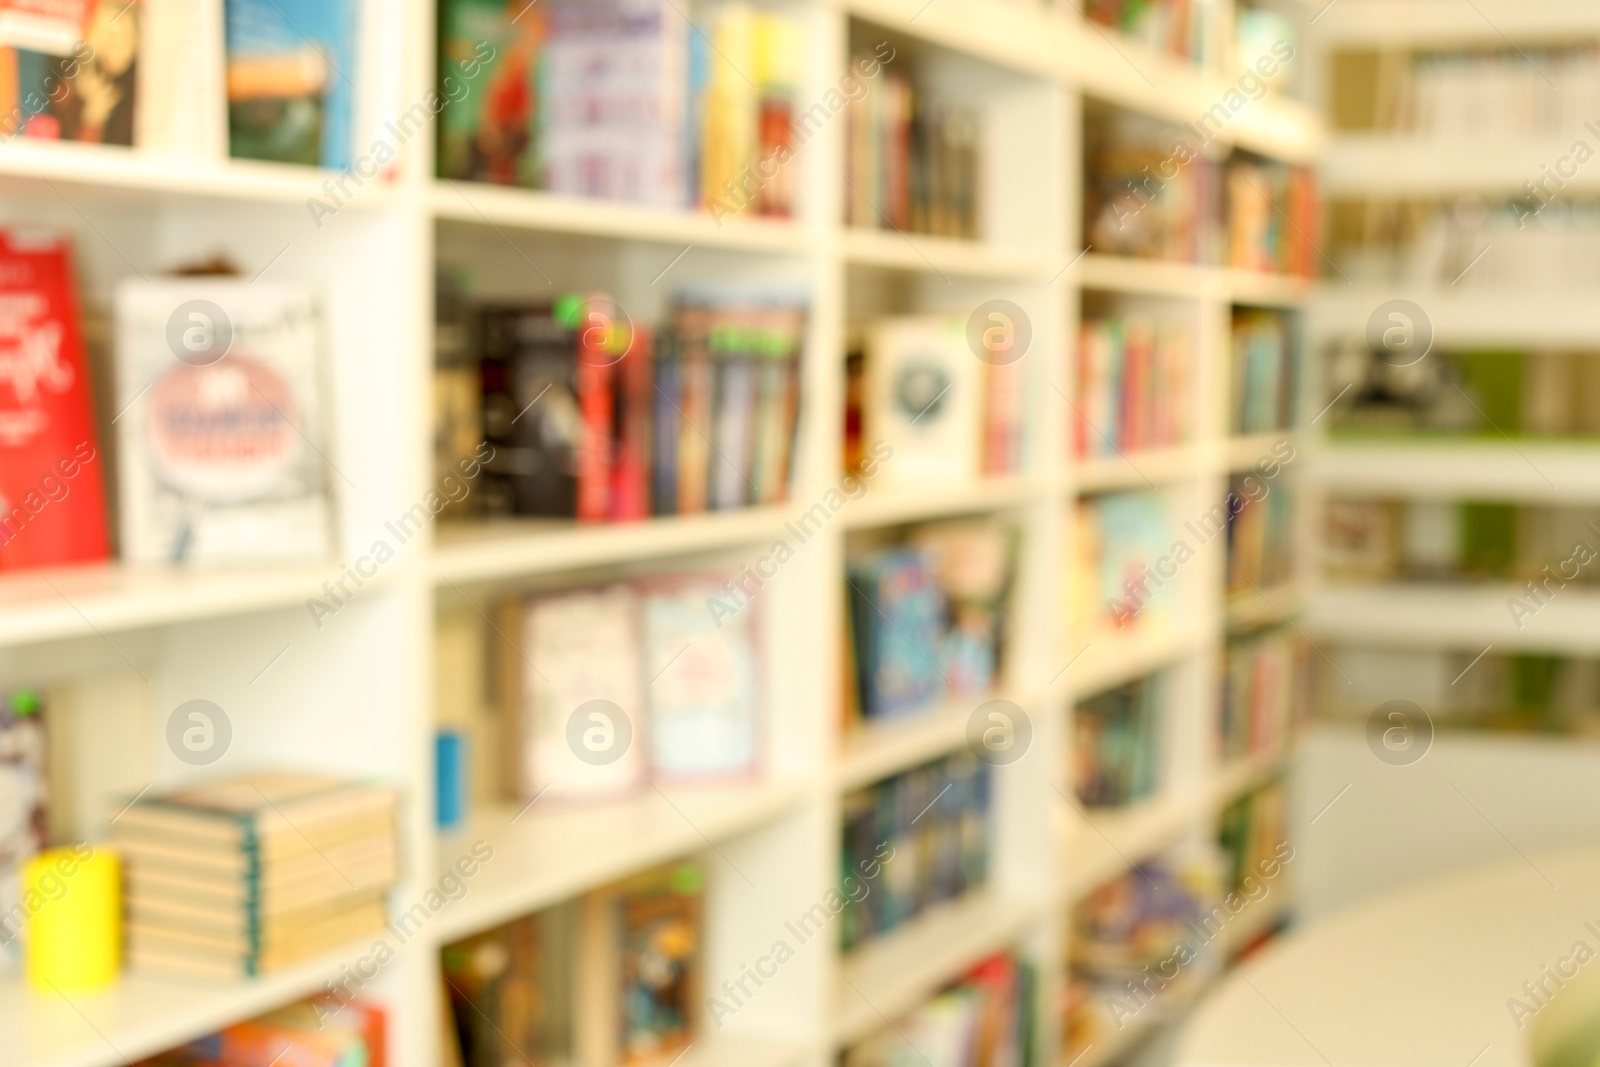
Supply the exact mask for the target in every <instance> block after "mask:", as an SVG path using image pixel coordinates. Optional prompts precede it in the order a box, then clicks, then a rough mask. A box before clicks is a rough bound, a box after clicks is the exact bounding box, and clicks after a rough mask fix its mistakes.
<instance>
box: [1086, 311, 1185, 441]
mask: <svg viewBox="0 0 1600 1067" xmlns="http://www.w3.org/2000/svg"><path fill="white" fill-rule="evenodd" d="M1078 352H1079V356H1078V395H1077V398H1076V400H1075V401H1074V403H1073V407H1074V409H1075V410H1074V411H1073V447H1074V450H1075V452H1076V453H1077V455H1079V456H1082V457H1090V456H1112V455H1116V454H1118V453H1126V452H1139V451H1143V450H1147V449H1155V448H1172V447H1176V446H1178V445H1181V444H1183V443H1185V442H1186V441H1188V439H1189V432H1190V431H1189V427H1190V421H1191V414H1190V413H1191V411H1192V409H1193V397H1192V395H1191V393H1190V387H1191V386H1190V383H1191V382H1192V380H1193V379H1192V376H1191V375H1192V352H1193V347H1192V344H1191V339H1190V335H1189V332H1188V331H1187V330H1185V329H1183V328H1182V327H1180V326H1178V325H1176V324H1174V323H1169V322H1159V321H1155V320H1152V319H1150V318H1146V317H1143V316H1137V315H1130V316H1126V317H1116V318H1104V319H1090V320H1087V321H1085V322H1084V323H1083V327H1082V332H1081V338H1080V341H1079V347H1078Z"/></svg>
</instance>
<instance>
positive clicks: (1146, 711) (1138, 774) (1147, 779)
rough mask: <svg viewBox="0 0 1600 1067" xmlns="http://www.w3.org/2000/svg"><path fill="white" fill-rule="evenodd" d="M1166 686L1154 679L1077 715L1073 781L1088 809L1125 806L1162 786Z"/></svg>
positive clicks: (1104, 697)
mask: <svg viewBox="0 0 1600 1067" xmlns="http://www.w3.org/2000/svg"><path fill="white" fill-rule="evenodd" d="M1165 702H1166V683H1165V678H1164V676H1163V675H1149V676H1146V677H1144V678H1139V679H1136V680H1134V681H1132V682H1129V683H1128V684H1126V685H1122V686H1118V687H1117V688H1115V689H1111V690H1108V691H1107V692H1104V693H1100V694H1098V695H1096V696H1094V697H1092V698H1090V699H1089V700H1086V701H1084V702H1083V703H1081V704H1079V705H1078V706H1077V707H1076V708H1074V709H1073V712H1072V744H1071V752H1072V760H1071V763H1072V781H1073V783H1074V786H1075V788H1076V790H1077V794H1078V799H1079V800H1080V801H1082V802H1083V804H1084V805H1085V806H1087V807H1121V806H1124V805H1128V804H1133V803H1136V802H1138V801H1140V800H1144V799H1147V798H1148V797H1151V796H1153V795H1154V794H1155V792H1156V790H1157V789H1158V788H1159V787H1160V785H1161V768H1162V761H1163V760H1164V759H1165V757H1166V746H1165V745H1164V744H1163V735H1164V733H1165V731H1166V725H1165V721H1166V716H1165V714H1164V707H1165Z"/></svg>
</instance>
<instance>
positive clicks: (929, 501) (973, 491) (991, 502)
mask: <svg viewBox="0 0 1600 1067" xmlns="http://www.w3.org/2000/svg"><path fill="white" fill-rule="evenodd" d="M1045 492H1046V483H1045V482H1044V480H1043V479H1041V478H1036V477H1033V476H1031V475H1026V474H1019V475H1006V476H1003V477H995V478H985V479H983V480H982V481H979V482H976V483H974V484H972V485H956V486H943V485H930V486H928V487H927V488H926V489H920V490H916V491H913V490H910V489H872V488H870V487H869V488H868V490H867V492H866V494H865V495H863V496H862V497H861V498H860V499H859V500H852V501H850V502H849V503H847V504H846V505H845V506H844V507H843V508H842V509H841V512H840V514H841V515H842V516H843V518H844V522H845V525H846V527H847V528H849V529H864V528H867V527H871V526H889V525H892V524H895V523H901V522H922V521H925V520H927V519H940V518H947V517H950V516H955V515H970V514H976V513H979V512H987V511H998V510H1001V509H1004V508H1010V507H1016V506H1018V505H1021V504H1028V503H1032V502H1033V501H1035V500H1038V499H1040V498H1042V497H1043V496H1044V495H1045Z"/></svg>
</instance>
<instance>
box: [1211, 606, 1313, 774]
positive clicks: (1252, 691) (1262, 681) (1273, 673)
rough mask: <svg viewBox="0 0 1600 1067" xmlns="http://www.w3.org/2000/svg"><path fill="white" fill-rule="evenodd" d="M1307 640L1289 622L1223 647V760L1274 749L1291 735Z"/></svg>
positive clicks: (1220, 730) (1219, 733)
mask: <svg viewBox="0 0 1600 1067" xmlns="http://www.w3.org/2000/svg"><path fill="white" fill-rule="evenodd" d="M1304 668H1305V663H1304V645H1303V644H1301V643H1299V642H1297V641H1295V640H1294V639H1293V631H1291V630H1289V629H1288V628H1284V627H1275V628H1272V629H1267V630H1260V631H1257V632H1255V633H1251V634H1246V635H1239V636H1234V637H1231V638H1230V639H1229V640H1228V642H1227V644H1226V645H1225V646H1224V647H1223V650H1222V699H1221V701H1220V704H1219V708H1218V711H1219V716H1218V717H1219V719H1220V721H1219V723H1218V728H1217V748H1218V755H1219V756H1220V757H1221V759H1222V761H1223V762H1225V763H1227V762H1232V761H1234V760H1241V759H1244V758H1246V757H1248V756H1253V755H1256V754H1258V753H1264V752H1271V751H1273V750H1274V749H1276V748H1277V747H1278V746H1279V745H1281V744H1283V743H1284V741H1286V740H1287V738H1288V731H1289V727H1290V722H1291V721H1292V718H1293V716H1294V713H1295V710H1294V701H1295V700H1296V699H1297V698H1298V697H1299V694H1300V693H1302V692H1303V685H1304V682H1303V679H1304V678H1305V670H1304Z"/></svg>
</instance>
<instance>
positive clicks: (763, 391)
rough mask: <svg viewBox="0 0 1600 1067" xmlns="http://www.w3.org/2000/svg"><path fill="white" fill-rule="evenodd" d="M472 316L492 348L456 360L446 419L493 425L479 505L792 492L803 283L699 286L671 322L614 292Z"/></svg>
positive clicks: (636, 502) (755, 499)
mask: <svg viewBox="0 0 1600 1067" xmlns="http://www.w3.org/2000/svg"><path fill="white" fill-rule="evenodd" d="M456 314H458V315H460V316H463V317H464V318H465V320H466V322H467V323H473V322H475V323H476V326H475V328H472V327H469V329H475V335H476V343H475V344H476V359H475V360H474V359H473V358H472V357H471V356H467V357H465V358H454V359H452V360H450V361H449V362H447V363H445V364H442V365H441V366H440V368H439V370H438V371H437V378H438V383H439V388H438V389H437V390H436V393H437V394H438V398H439V399H438V401H437V404H438V410H437V413H436V421H437V423H438V425H439V426H441V427H443V426H455V427H458V428H463V429H465V428H469V427H474V426H478V425H481V427H482V433H483V437H482V440H484V441H487V443H488V444H489V445H490V446H491V447H492V448H493V453H494V454H493V456H492V457H491V458H490V460H489V462H488V463H487V465H486V468H485V470H484V473H483V475H482V477H481V479H480V481H481V486H480V489H479V491H478V492H477V493H476V494H475V495H474V497H473V498H472V500H471V501H470V502H469V505H468V507H469V509H470V510H476V511H477V512H478V513H479V514H484V515H529V516H546V517H562V518H576V519H578V520H579V521H583V522H621V521H629V520H634V519H642V518H647V517H649V516H652V515H679V514H696V513H700V512H704V511H708V510H726V509H730V508H738V507H746V506H753V505H761V504H773V503H777V502H779V501H782V500H784V499H785V498H786V497H787V495H788V490H789V484H790V480H791V474H792V469H793V465H794V451H795V435H796V432H797V427H798V423H799V407H800V353H801V350H802V347H803V345H804V341H805V320H806V312H805V309H804V306H803V304H801V303H799V302H797V301H795V300H793V299H791V298H789V297H788V296H787V295H783V294H777V293H773V292H770V291H766V292H761V293H756V292H752V291H747V290H739V291H735V290H730V289H716V290H701V291H697V292H692V293H686V294H684V295H683V296H681V297H680V298H679V299H678V301H677V302H676V303H675V305H674V307H673V309H672V311H671V313H670V315H669V320H668V323H667V324H666V325H665V326H664V327H663V328H661V329H660V330H656V331H652V330H651V329H649V328H648V327H646V326H644V325H642V324H638V323H634V322H633V321H632V320H631V319H629V318H628V315H627V313H626V312H625V311H624V310H623V309H622V308H620V307H619V306H618V305H617V304H616V303H615V302H614V301H612V300H611V299H610V298H609V297H607V296H605V295H604V294H599V293H589V294H580V293H569V294H565V295H563V296H561V297H560V298H558V299H557V300H555V301H553V302H547V303H533V304H522V303H516V304H498V303H494V304H488V305H484V306H481V307H479V308H476V309H471V308H469V309H466V310H462V311H458V312H456ZM467 344H468V345H469V346H471V345H472V344H473V342H471V341H469V342H467ZM474 363H475V364H476V365H475V366H474ZM474 373H476V375H477V378H478V383H479V384H478V391H477V392H476V393H475V392H474V390H473V386H472V378H473V375H474ZM436 439H437V440H438V441H439V442H440V447H441V448H446V449H454V450H456V451H461V450H464V449H466V448H468V447H469V446H475V445H476V443H477V440H478V439H477V438H476V437H475V436H474V435H473V434H472V433H471V432H470V429H468V430H466V432H458V433H455V434H441V435H439V436H437V438H436ZM448 459H449V457H440V458H439V459H438V461H437V462H438V463H440V464H442V465H445V466H448Z"/></svg>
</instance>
